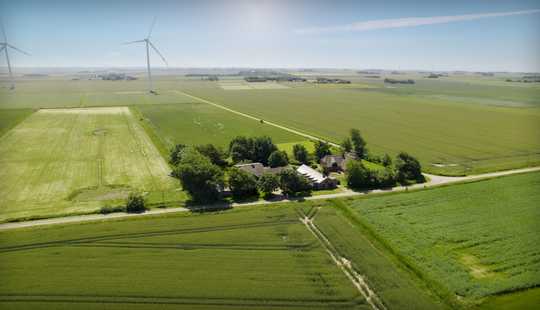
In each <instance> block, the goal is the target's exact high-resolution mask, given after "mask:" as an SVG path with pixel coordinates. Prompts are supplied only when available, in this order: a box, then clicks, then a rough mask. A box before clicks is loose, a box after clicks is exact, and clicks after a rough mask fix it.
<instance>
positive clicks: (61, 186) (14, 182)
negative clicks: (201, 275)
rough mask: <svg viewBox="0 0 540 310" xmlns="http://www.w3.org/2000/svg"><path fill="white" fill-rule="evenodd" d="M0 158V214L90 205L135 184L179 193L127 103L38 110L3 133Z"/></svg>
mask: <svg viewBox="0 0 540 310" xmlns="http://www.w3.org/2000/svg"><path fill="white" fill-rule="evenodd" d="M0 162H1V165H2V170H1V172H0V221H6V220H9V219H16V218H25V217H41V216H55V215H61V214H66V213H88V212H92V211H96V210H97V209H99V208H100V207H101V206H103V205H106V204H118V203H123V201H124V199H125V197H126V195H127V193H128V192H130V191H133V190H138V191H145V192H150V193H154V194H155V192H158V193H162V194H163V195H159V196H161V197H165V196H166V197H167V198H168V199H169V198H170V197H172V196H175V197H176V196H181V193H177V192H174V189H175V187H178V186H179V185H178V184H176V182H175V181H173V179H172V178H170V177H168V173H169V167H168V166H167V163H166V162H165V161H164V159H163V158H162V157H161V155H160V154H159V153H158V152H157V150H156V148H155V147H154V145H153V144H152V142H151V141H150V139H149V138H148V136H147V135H146V133H145V132H144V130H143V129H142V127H141V126H139V125H138V124H137V121H136V120H135V118H134V117H133V115H132V114H131V113H130V111H129V109H127V108H125V107H115V108H93V109H49V110H40V111H38V112H36V113H34V114H33V115H31V116H30V117H28V118H27V119H26V120H24V121H23V122H22V123H20V124H19V125H17V126H16V127H15V128H13V129H12V130H11V131H9V132H8V133H6V134H5V135H3V136H2V138H1V139H0ZM176 198H177V199H180V198H181V197H176Z"/></svg>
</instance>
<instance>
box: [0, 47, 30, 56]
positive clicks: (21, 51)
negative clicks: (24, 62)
mask: <svg viewBox="0 0 540 310" xmlns="http://www.w3.org/2000/svg"><path fill="white" fill-rule="evenodd" d="M6 46H9V47H11V48H12V49H14V50H16V51H17V52H19V53H22V54H25V55H27V56H30V54H29V53H27V52H25V51H23V50H21V49H18V48H16V47H15V46H13V45H11V44H6V45H5V46H4V48H5V47H6Z"/></svg>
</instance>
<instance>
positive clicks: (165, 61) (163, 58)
mask: <svg viewBox="0 0 540 310" xmlns="http://www.w3.org/2000/svg"><path fill="white" fill-rule="evenodd" d="M148 44H150V46H151V47H152V48H153V49H154V51H156V53H157V54H158V55H159V57H161V59H162V60H163V62H164V63H165V64H166V65H167V66H169V64H168V63H167V60H166V59H165V57H163V55H161V53H160V52H159V51H158V49H157V48H156V47H155V46H154V44H152V42H150V41H148Z"/></svg>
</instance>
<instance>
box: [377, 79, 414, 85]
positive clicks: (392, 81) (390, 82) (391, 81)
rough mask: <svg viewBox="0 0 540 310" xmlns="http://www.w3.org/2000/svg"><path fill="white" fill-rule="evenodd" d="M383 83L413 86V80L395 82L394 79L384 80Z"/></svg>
mask: <svg viewBox="0 0 540 310" xmlns="http://www.w3.org/2000/svg"><path fill="white" fill-rule="evenodd" d="M384 82H385V83H389V84H414V80H410V79H409V80H395V79H389V78H386V79H384Z"/></svg>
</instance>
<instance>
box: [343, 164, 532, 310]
mask: <svg viewBox="0 0 540 310" xmlns="http://www.w3.org/2000/svg"><path fill="white" fill-rule="evenodd" d="M539 186H540V173H528V174H522V175H516V176H508V177H503V178H497V179H492V180H487V181H482V182H475V183H469V184H459V185H453V186H448V187H443V188H437V189H431V190H427V191H419V192H411V193H404V194H398V195H385V196H380V197H373V198H369V199H350V200H346V201H344V204H345V205H346V206H347V207H346V208H344V209H346V210H349V211H352V214H354V217H355V218H356V219H357V221H359V222H361V223H363V224H362V225H363V226H364V227H365V228H366V229H367V230H369V231H371V232H373V235H374V236H376V237H377V239H378V240H381V242H384V243H385V244H386V245H387V247H388V248H389V249H391V251H392V252H394V253H395V254H396V255H397V257H399V258H400V259H401V260H402V261H404V262H405V263H406V264H407V265H409V266H411V268H412V269H414V270H416V272H417V273H418V274H419V275H421V277H422V278H423V279H425V280H426V282H427V283H429V285H431V286H432V287H433V288H434V289H436V290H437V291H438V292H439V294H440V295H441V296H446V297H445V298H447V299H448V300H450V301H453V302H455V303H457V304H462V303H465V304H467V303H469V302H478V301H479V300H481V299H482V298H484V297H489V296H493V295H496V294H502V293H509V292H514V291H519V290H524V289H527V288H534V287H537V286H538V285H539V284H540V261H539V260H538V257H539V255H540V249H539V248H538V244H539V242H540V237H539V236H540V228H539V227H538V219H539V218H540V209H539V208H538V205H540V192H539V191H538V188H539ZM531 296H532V298H533V299H536V301H537V302H538V300H539V296H540V294H538V292H536V293H533V294H532V295H531Z"/></svg>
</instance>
